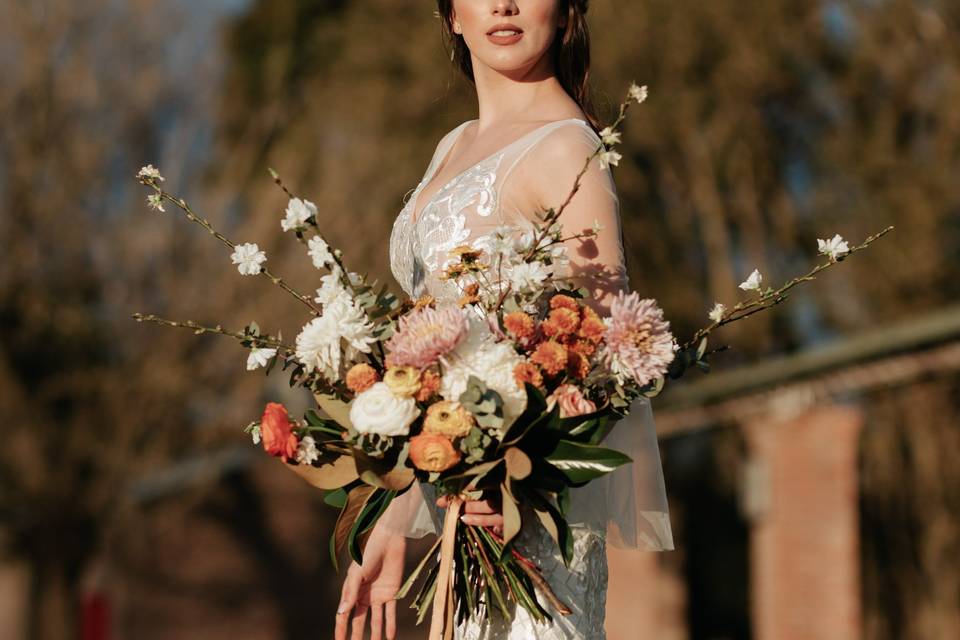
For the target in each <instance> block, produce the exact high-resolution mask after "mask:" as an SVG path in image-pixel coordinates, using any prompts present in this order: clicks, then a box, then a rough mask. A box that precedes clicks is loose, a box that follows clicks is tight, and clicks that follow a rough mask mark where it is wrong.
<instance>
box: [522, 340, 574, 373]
mask: <svg viewBox="0 0 960 640" xmlns="http://www.w3.org/2000/svg"><path fill="white" fill-rule="evenodd" d="M530 361H531V362H533V363H534V364H538V365H540V368H541V369H543V371H544V373H546V374H547V375H548V376H555V375H557V374H558V373H560V372H561V371H563V370H564V369H565V368H566V367H567V348H566V347H565V346H563V345H562V344H560V343H559V342H554V341H553V340H547V341H546V342H541V343H540V344H539V345H538V346H537V348H536V350H535V351H534V352H533V355H531V356H530Z"/></svg>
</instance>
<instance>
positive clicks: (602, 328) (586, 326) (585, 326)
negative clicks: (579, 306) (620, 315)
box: [580, 307, 607, 344]
mask: <svg viewBox="0 0 960 640" xmlns="http://www.w3.org/2000/svg"><path fill="white" fill-rule="evenodd" d="M606 330H607V325H605V324H604V323H603V320H601V319H600V316H598V315H597V312H596V311H594V310H593V309H591V308H589V307H584V309H583V319H582V320H581V321H580V337H581V338H584V339H586V340H589V341H590V342H592V343H594V344H599V343H600V341H601V340H603V334H604V333H605V332H606Z"/></svg>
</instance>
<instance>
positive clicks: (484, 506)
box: [464, 500, 499, 514]
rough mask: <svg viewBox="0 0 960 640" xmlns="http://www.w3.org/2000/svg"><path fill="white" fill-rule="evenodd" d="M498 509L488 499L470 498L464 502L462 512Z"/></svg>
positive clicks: (488, 512)
mask: <svg viewBox="0 0 960 640" xmlns="http://www.w3.org/2000/svg"><path fill="white" fill-rule="evenodd" d="M498 512H499V510H498V509H497V508H496V507H495V506H494V505H493V504H491V503H490V501H489V500H471V501H470V502H467V503H465V504H464V513H482V514H491V513H498Z"/></svg>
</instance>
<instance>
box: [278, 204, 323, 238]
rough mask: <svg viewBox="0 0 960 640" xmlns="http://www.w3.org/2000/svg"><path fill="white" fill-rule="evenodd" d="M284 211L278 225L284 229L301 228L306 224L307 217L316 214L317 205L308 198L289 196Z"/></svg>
mask: <svg viewBox="0 0 960 640" xmlns="http://www.w3.org/2000/svg"><path fill="white" fill-rule="evenodd" d="M285 213H286V216H285V217H284V218H283V220H281V221H280V227H281V228H282V229H283V230H284V231H290V230H291V229H302V228H303V227H305V226H306V225H307V218H309V217H310V216H315V215H317V205H315V204H313V203H312V202H310V201H309V200H301V199H300V198H291V199H290V202H289V203H287V210H286V212H285Z"/></svg>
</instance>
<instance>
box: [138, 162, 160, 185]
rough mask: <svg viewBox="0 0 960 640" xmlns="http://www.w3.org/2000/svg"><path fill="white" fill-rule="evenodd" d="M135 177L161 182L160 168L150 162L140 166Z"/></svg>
mask: <svg viewBox="0 0 960 640" xmlns="http://www.w3.org/2000/svg"><path fill="white" fill-rule="evenodd" d="M137 178H138V179H140V180H159V181H160V182H163V176H162V175H160V170H159V169H157V168H156V167H154V166H153V165H152V164H148V165H147V166H145V167H141V168H140V171H138V172H137Z"/></svg>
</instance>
